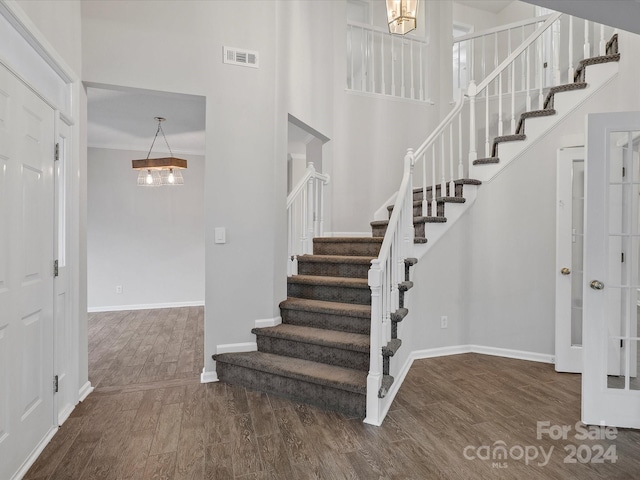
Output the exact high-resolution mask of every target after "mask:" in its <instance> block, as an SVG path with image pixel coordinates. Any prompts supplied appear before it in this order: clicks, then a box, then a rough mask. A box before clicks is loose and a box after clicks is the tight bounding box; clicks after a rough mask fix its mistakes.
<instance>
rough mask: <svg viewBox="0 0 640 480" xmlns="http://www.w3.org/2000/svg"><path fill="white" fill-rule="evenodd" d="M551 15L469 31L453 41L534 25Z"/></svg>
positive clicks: (463, 40)
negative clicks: (478, 30)
mask: <svg viewBox="0 0 640 480" xmlns="http://www.w3.org/2000/svg"><path fill="white" fill-rule="evenodd" d="M551 15H553V14H552V13H549V14H547V15H541V16H539V17H531V18H527V19H525V20H519V21H517V22H513V23H509V24H506V25H500V26H498V27H493V28H488V29H486V30H482V31H480V32H474V33H468V34H467V35H462V36H460V37H455V38H454V39H453V43H454V44H455V43H460V42H465V41H467V40H473V39H475V38H480V37H484V36H486V35H491V34H493V33H500V32H506V31H507V30H511V29H514V28H519V27H526V26H527V25H533V24H536V23H541V22H544V21H545V20H547V19H548V18H549V17H550V16H551Z"/></svg>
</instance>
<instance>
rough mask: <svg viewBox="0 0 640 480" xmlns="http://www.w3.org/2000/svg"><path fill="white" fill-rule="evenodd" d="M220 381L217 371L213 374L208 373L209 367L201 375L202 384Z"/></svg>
mask: <svg viewBox="0 0 640 480" xmlns="http://www.w3.org/2000/svg"><path fill="white" fill-rule="evenodd" d="M217 381H219V379H218V372H216V371H215V370H214V371H213V372H207V367H204V368H203V369H202V373H201V374H200V383H213V382H217Z"/></svg>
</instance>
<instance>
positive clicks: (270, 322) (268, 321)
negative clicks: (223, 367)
mask: <svg viewBox="0 0 640 480" xmlns="http://www.w3.org/2000/svg"><path fill="white" fill-rule="evenodd" d="M281 323H282V317H281V316H277V317H274V318H263V319H260V320H256V321H255V324H254V326H255V327H256V328H264V327H275V326H278V325H280V324H281ZM218 353H220V352H218Z"/></svg>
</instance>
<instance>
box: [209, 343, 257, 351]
mask: <svg viewBox="0 0 640 480" xmlns="http://www.w3.org/2000/svg"><path fill="white" fill-rule="evenodd" d="M256 350H258V344H257V343H256V342H245V343H227V344H225V345H216V353H234V352H255V351H256Z"/></svg>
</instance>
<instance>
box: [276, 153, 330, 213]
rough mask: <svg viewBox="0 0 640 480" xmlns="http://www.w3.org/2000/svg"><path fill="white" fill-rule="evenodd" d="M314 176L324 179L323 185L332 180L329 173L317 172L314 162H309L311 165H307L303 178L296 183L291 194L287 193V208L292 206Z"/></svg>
mask: <svg viewBox="0 0 640 480" xmlns="http://www.w3.org/2000/svg"><path fill="white" fill-rule="evenodd" d="M313 178H317V179H318V180H322V184H323V185H327V184H328V183H329V181H330V180H331V177H330V176H329V175H327V174H326V173H320V172H317V171H316V169H315V167H314V166H313V163H309V165H307V170H306V171H305V174H304V175H303V176H302V178H301V179H300V181H299V182H298V183H297V184H296V186H295V187H293V188H292V189H291V192H289V195H287V208H289V207H290V206H291V204H292V203H293V202H294V201H295V199H296V197H297V196H298V195H300V193H301V192H302V190H304V188H305V186H306V185H307V182H308V181H309V180H311V179H313Z"/></svg>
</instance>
